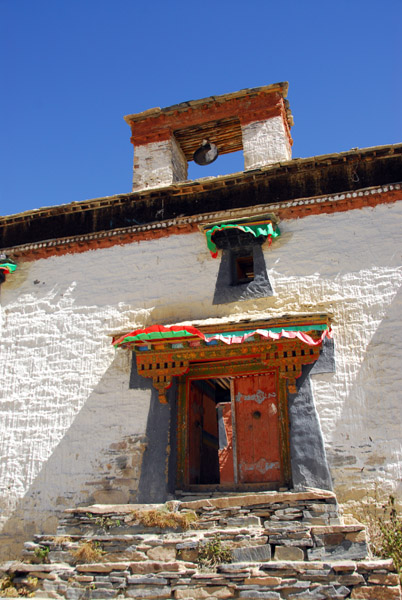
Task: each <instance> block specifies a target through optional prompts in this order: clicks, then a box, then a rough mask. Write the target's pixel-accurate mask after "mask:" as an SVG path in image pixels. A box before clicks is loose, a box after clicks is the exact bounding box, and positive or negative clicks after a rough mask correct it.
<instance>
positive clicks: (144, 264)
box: [0, 203, 402, 555]
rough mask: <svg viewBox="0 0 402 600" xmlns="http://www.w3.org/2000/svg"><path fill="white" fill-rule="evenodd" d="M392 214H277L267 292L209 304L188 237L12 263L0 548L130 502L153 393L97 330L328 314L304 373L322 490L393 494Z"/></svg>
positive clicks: (209, 268) (401, 274) (396, 352)
mask: <svg viewBox="0 0 402 600" xmlns="http://www.w3.org/2000/svg"><path fill="white" fill-rule="evenodd" d="M401 213H402V203H399V204H397V203H396V204H388V205H380V206H377V207H376V208H373V209H372V208H366V209H361V210H353V211H349V212H347V213H335V214H332V215H316V216H310V217H306V218H304V219H299V220H292V221H285V222H283V223H282V224H281V230H282V236H281V238H279V239H278V240H276V241H275V242H274V243H273V244H272V246H271V247H268V246H264V247H263V250H264V256H265V262H266V265H267V269H268V272H269V279H270V282H271V285H272V288H273V291H274V295H273V296H271V297H266V298H255V299H247V300H245V301H238V302H232V303H229V304H219V305H217V304H213V297H214V291H215V285H216V279H217V275H218V270H219V262H220V259H219V258H218V259H216V260H213V259H212V258H211V257H210V254H209V252H208V250H207V247H206V243H205V239H203V236H202V235H201V233H194V234H189V235H180V236H171V237H167V238H161V239H156V240H150V241H143V242H141V243H138V244H137V243H135V244H130V245H125V246H114V247H112V248H108V249H99V250H97V251H88V252H86V253H81V254H74V255H64V256H60V257H52V258H48V259H46V260H45V259H43V260H38V261H36V262H30V263H21V264H20V266H19V269H18V270H17V271H16V273H15V274H14V275H13V276H9V277H8V279H7V281H6V283H5V284H3V285H2V288H1V329H2V361H1V365H0V369H1V381H2V399H1V402H0V411H1V416H0V429H1V433H0V456H1V457H2V458H1V459H0V502H1V504H0V508H1V510H2V513H1V519H2V521H1V523H2V526H3V532H2V533H0V536H3V537H0V541H1V542H2V547H3V553H5V554H7V553H8V555H10V553H11V551H12V542H11V538H14V539H16V538H17V537H18V532H19V531H20V530H22V529H23V530H24V531H23V535H24V536H26V537H29V536H30V535H31V534H32V532H33V530H34V529H35V527H37V526H38V523H40V527H42V528H44V529H45V530H46V529H47V530H52V529H54V527H55V517H54V512H52V511H54V510H55V509H58V510H60V509H62V508H64V507H66V506H71V505H75V504H77V503H87V502H88V503H90V502H127V501H134V499H135V498H136V497H138V495H141V498H142V499H144V495H143V490H141V489H140V488H139V486H140V479H141V473H140V466H141V461H142V456H143V452H144V451H145V452H148V451H149V449H148V450H146V448H147V441H148V436H147V430H149V427H150V419H149V418H148V417H149V414H150V413H149V411H150V403H151V396H152V392H151V389H150V387H147V386H144V387H143V388H142V387H141V386H132V385H131V386H130V368H131V367H130V356H129V354H128V353H127V352H126V351H123V350H119V351H117V352H116V351H115V350H114V349H113V347H112V346H111V335H112V334H114V333H118V332H124V331H128V330H130V329H134V328H135V327H141V326H146V325H150V324H152V323H174V322H182V321H186V320H193V321H200V320H205V319H214V318H215V319H225V320H226V319H227V320H235V319H242V318H246V317H247V318H250V317H251V318H259V319H262V318H267V319H268V318H273V317H279V316H282V315H284V314H305V313H311V312H328V313H330V314H331V315H332V316H333V330H334V335H335V346H336V372H335V373H321V374H315V375H312V377H311V380H312V387H313V395H314V399H315V404H316V408H317V412H318V416H319V420H320V423H321V427H322V431H323V436H324V442H325V446H326V452H327V456H328V460H329V464H330V467H331V474H332V477H333V480H334V486H335V491H336V492H337V493H338V495H339V497H340V500H341V501H343V500H349V499H353V498H355V497H358V496H359V495H362V494H364V489H366V488H367V487H368V486H370V485H372V483H373V482H375V481H377V482H378V483H379V485H380V486H382V487H383V488H384V489H391V488H392V489H394V490H395V488H396V492H397V493H398V494H399V495H400V496H402V489H401V483H400V481H401V471H402V456H401V455H402V449H401V437H402V436H401V411H400V403H399V397H400V388H401V370H400V359H401V356H402V341H401V338H402V335H401V334H402V330H401V329H402V327H401V324H400V322H399V317H400V314H401V308H402V307H401V295H400V286H401V283H402V269H401V267H400V264H401V262H400V250H399V251H398V246H399V245H400V230H399V228H398V221H399V220H400V217H401ZM159 418H164V419H166V418H168V415H164V416H163V415H162V416H160V417H159ZM167 442H168V440H167ZM162 460H164V461H165V462H166V469H164V470H165V472H167V468H168V467H167V462H168V448H167V449H166V456H165V457H162ZM148 462H149V461H148ZM145 463H146V460H145V459H144V464H145ZM162 471H163V469H162ZM398 486H399V487H398ZM22 516H24V522H23V523H22V520H21V518H22Z"/></svg>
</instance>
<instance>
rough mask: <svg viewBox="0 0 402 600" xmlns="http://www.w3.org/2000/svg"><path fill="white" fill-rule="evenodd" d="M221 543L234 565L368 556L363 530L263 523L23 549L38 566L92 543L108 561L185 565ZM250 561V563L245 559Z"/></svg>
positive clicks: (105, 535) (82, 538)
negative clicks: (204, 548)
mask: <svg viewBox="0 0 402 600" xmlns="http://www.w3.org/2000/svg"><path fill="white" fill-rule="evenodd" d="M215 538H219V540H220V541H221V542H222V543H223V544H224V545H225V546H226V547H227V548H228V549H230V550H231V551H232V552H233V555H234V558H235V559H236V560H253V559H255V560H261V559H260V558H258V557H260V556H262V555H263V556H264V557H265V558H264V560H270V559H271V557H275V558H278V557H280V558H281V559H289V560H305V559H307V560H324V559H327V558H333V559H336V558H339V559H346V558H350V559H362V558H364V557H365V556H366V555H367V545H366V536H365V529H364V526H363V525H361V524H357V525H356V524H354V525H335V526H334V525H333V526H312V525H309V524H301V523H298V522H291V523H290V524H288V525H287V526H286V527H285V528H284V527H281V526H280V525H279V523H277V522H274V523H271V522H269V521H268V522H265V523H264V525H263V526H262V527H260V528H258V529H257V528H256V527H250V528H231V529H228V528H216V529H215V530H214V531H213V532H211V531H206V530H197V529H193V530H190V531H181V532H179V531H176V532H174V533H173V532H170V531H169V532H159V533H154V532H152V533H148V534H125V535H122V534H120V535H118V534H116V533H114V532H113V533H110V532H106V531H104V532H101V534H99V533H96V534H95V535H88V534H87V532H86V533H85V534H84V535H82V534H81V535H70V536H49V535H38V536H35V538H34V542H28V543H26V544H25V550H24V557H25V559H27V560H28V559H29V560H31V561H32V562H35V561H36V562H37V561H38V557H40V556H41V549H42V550H43V549H47V548H48V549H49V553H48V555H47V559H48V560H51V561H64V562H67V563H69V564H73V563H74V560H75V558H74V557H75V556H76V554H77V552H78V550H79V549H80V547H82V545H83V544H85V543H88V542H90V543H91V544H92V545H94V546H95V547H97V548H98V550H99V553H102V556H104V557H106V560H114V561H116V560H118V561H119V560H126V559H128V560H133V561H137V560H139V561H140V560H146V559H147V558H150V559H161V560H162V559H164V560H166V559H167V558H168V557H169V559H171V560H176V559H180V558H183V557H185V559H186V560H192V561H194V562H196V561H197V558H198V552H199V550H200V549H201V548H202V546H203V545H205V544H206V543H208V542H210V541H211V540H213V539H215ZM248 556H251V557H253V556H254V558H247V557H248Z"/></svg>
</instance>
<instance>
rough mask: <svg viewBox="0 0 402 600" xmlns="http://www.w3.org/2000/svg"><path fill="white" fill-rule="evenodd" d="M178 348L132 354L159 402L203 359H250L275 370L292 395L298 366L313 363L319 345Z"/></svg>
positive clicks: (280, 343) (291, 341) (290, 342)
mask: <svg viewBox="0 0 402 600" xmlns="http://www.w3.org/2000/svg"><path fill="white" fill-rule="evenodd" d="M181 346H182V347H181V348H175V349H172V347H170V348H169V347H167V345H166V344H163V345H157V344H155V346H154V347H151V348H150V349H149V350H147V351H137V353H136V357H137V369H138V374H139V375H142V376H143V377H150V378H152V381H153V385H154V387H155V389H157V390H158V396H159V400H160V402H162V403H166V402H167V400H166V390H167V389H168V388H169V387H170V386H171V384H172V378H173V377H176V376H179V375H184V374H185V373H187V371H188V370H189V367H190V364H191V362H192V361H203V360H208V361H212V364H213V361H214V360H216V361H218V360H222V359H226V360H229V361H233V364H235V363H236V361H239V360H244V359H247V358H249V357H254V359H256V360H258V361H259V362H260V363H261V364H263V365H264V366H266V367H271V368H274V369H278V370H279V374H280V377H281V378H283V379H285V380H287V382H288V390H289V392H290V393H291V394H295V393H297V388H296V379H297V378H298V377H300V375H301V372H302V366H303V365H306V364H310V363H313V362H315V361H316V360H317V358H318V357H319V354H320V349H321V344H320V345H318V346H308V345H306V344H305V343H303V342H302V341H300V340H298V339H281V340H280V341H278V342H273V341H272V340H264V339H260V340H258V341H250V342H246V343H243V344H233V345H230V346H228V345H227V344H225V343H223V342H219V343H217V344H214V345H208V344H206V343H204V342H202V343H200V345H199V346H198V347H196V348H194V347H192V346H191V345H190V344H189V343H183V344H181ZM229 370H230V369H229ZM211 371H213V368H211Z"/></svg>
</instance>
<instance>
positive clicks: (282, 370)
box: [261, 340, 321, 394]
mask: <svg viewBox="0 0 402 600" xmlns="http://www.w3.org/2000/svg"><path fill="white" fill-rule="evenodd" d="M320 351H321V344H320V345H319V346H306V344H303V343H302V342H300V341H299V340H297V341H296V340H289V341H287V342H281V343H278V344H277V345H276V347H275V348H274V349H273V351H271V352H270V353H267V354H266V355H265V356H264V357H263V358H262V361H261V362H262V363H263V364H264V365H266V366H267V367H274V368H275V367H276V368H278V367H279V376H280V377H282V378H283V379H286V380H287V383H288V391H289V393H290V394H297V387H296V379H297V378H298V377H300V375H301V374H302V366H303V365H308V364H311V363H313V362H315V361H316V360H317V359H318V357H319V355H320Z"/></svg>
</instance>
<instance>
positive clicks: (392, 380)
mask: <svg viewBox="0 0 402 600" xmlns="http://www.w3.org/2000/svg"><path fill="white" fill-rule="evenodd" d="M401 314H402V287H400V288H399V290H398V292H397V293H396V294H395V296H394V298H393V300H392V302H391V303H390V304H389V306H388V308H387V310H386V314H385V316H384V318H383V319H382V321H381V323H380V325H379V326H378V328H377V330H376V331H375V333H374V335H373V336H372V338H371V340H370V342H369V344H368V345H367V347H366V349H365V351H364V356H363V359H362V361H361V363H360V365H359V367H358V372H357V374H356V376H355V380H354V383H353V385H352V386H351V388H350V390H349V392H348V394H347V396H346V398H345V400H344V403H343V410H342V413H341V415H340V416H339V417H338V419H337V422H336V426H335V428H334V432H333V434H332V437H333V439H334V440H336V441H337V444H334V445H333V447H332V448H331V452H330V453H329V462H330V465H331V470H332V472H333V473H334V485H335V488H336V492H337V495H338V499H339V502H346V501H348V500H357V501H359V500H362V499H365V498H366V496H367V494H368V493H371V492H374V488H375V487H376V486H378V488H379V490H381V491H382V493H383V494H385V495H386V496H387V495H388V494H389V493H391V492H392V493H393V494H395V496H396V497H397V498H398V499H399V500H400V499H401V498H402V480H401V475H400V474H401V460H402V448H401V430H402V413H401V406H400V390H401V385H402V381H401V373H402V371H401V365H400V360H401V356H402V328H401V325H400V316H401ZM366 318H367V316H366ZM352 326H353V325H351V327H352ZM359 326H360V327H362V326H363V325H362V323H359Z"/></svg>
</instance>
